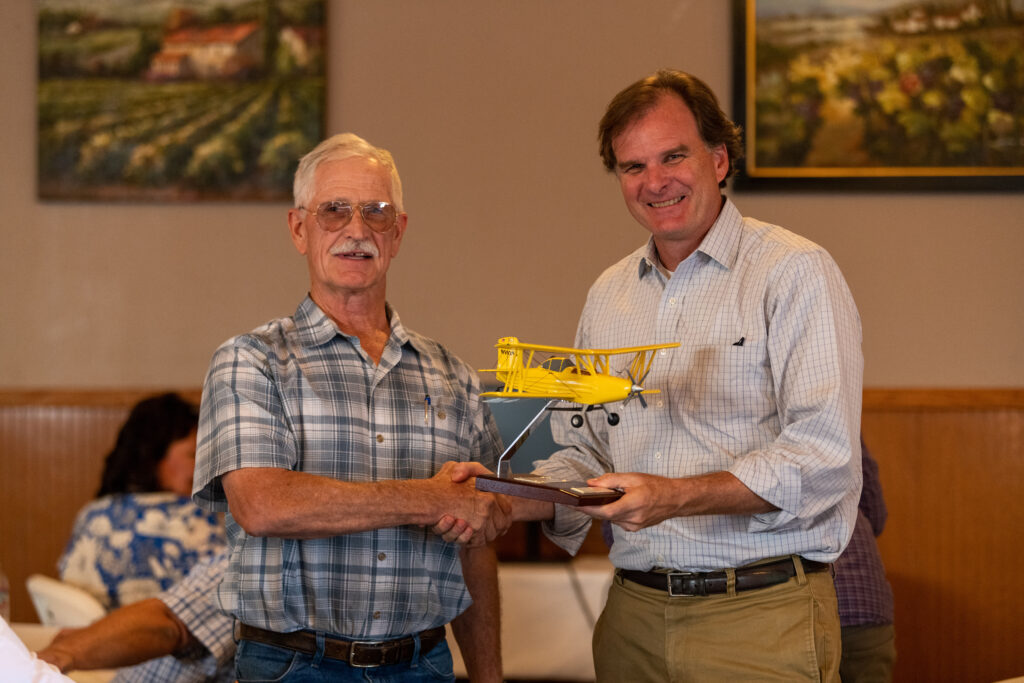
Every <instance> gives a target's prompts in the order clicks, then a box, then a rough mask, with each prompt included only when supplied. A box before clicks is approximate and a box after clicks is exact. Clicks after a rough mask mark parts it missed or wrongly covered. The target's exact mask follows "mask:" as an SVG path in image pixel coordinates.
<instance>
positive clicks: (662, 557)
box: [658, 555, 665, 565]
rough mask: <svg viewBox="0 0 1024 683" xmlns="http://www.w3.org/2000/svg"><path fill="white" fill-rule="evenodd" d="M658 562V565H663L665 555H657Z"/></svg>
mask: <svg viewBox="0 0 1024 683" xmlns="http://www.w3.org/2000/svg"><path fill="white" fill-rule="evenodd" d="M658 564H660V565H664V564H665V556H664V555H658Z"/></svg>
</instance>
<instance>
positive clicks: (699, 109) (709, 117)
mask: <svg viewBox="0 0 1024 683" xmlns="http://www.w3.org/2000/svg"><path fill="white" fill-rule="evenodd" d="M666 93H675V94H676V95H678V96H679V98H680V99H682V100H683V102H684V103H685V104H686V106H687V107H689V108H690V111H691V112H693V118H694V119H695V120H696V121H697V131H698V132H699V133H700V137H701V139H702V140H703V141H704V144H705V145H707V146H708V147H717V146H718V145H725V150H726V152H728V154H729V171H728V173H726V174H725V177H726V178H728V177H729V176H731V175H732V174H733V173H735V172H736V162H737V161H739V160H740V159H741V158H742V157H743V142H742V134H741V130H740V127H739V126H737V125H736V124H735V123H733V122H732V120H731V119H730V118H729V117H728V116H726V115H725V112H723V111H722V108H721V107H720V106H719V105H718V98H717V97H715V93H714V92H712V90H711V88H709V87H708V85H707V84H706V83H705V82H704V81H702V80H700V79H699V78H697V77H696V76H692V75H690V74H688V73H686V72H684V71H677V70H675V69H660V70H659V71H656V72H655V73H654V74H652V75H650V76H648V77H647V78H642V79H640V80H639V81H637V82H636V83H633V84H632V85H630V86H628V87H626V88H625V89H624V90H622V91H621V92H619V94H618V95H616V96H615V97H614V98H612V101H611V102H610V103H609V104H608V108H607V109H606V110H605V112H604V116H602V117H601V123H600V124H599V125H598V131H597V137H598V140H599V141H600V143H601V160H602V161H603V162H604V166H605V168H607V169H608V170H609V171H614V170H615V163H616V160H615V151H614V150H613V149H612V142H613V141H614V140H615V138H616V137H618V135H619V133H621V132H622V131H623V130H624V129H625V128H626V127H627V126H628V125H630V124H631V123H633V122H634V121H636V120H637V119H638V118H640V117H641V116H643V115H644V114H646V113H647V112H649V111H650V110H651V109H653V108H654V105H655V104H656V103H657V102H658V100H659V99H660V98H661V96H662V95H664V94H666ZM720 185H722V186H723V187H724V186H725V179H724V178H723V179H722V182H721V183H720Z"/></svg>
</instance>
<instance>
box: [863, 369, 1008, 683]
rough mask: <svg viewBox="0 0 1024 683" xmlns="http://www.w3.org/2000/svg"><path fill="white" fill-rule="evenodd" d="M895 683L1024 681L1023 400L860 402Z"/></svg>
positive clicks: (890, 396) (963, 393) (942, 395)
mask: <svg viewBox="0 0 1024 683" xmlns="http://www.w3.org/2000/svg"><path fill="white" fill-rule="evenodd" d="M862 427H863V433H864V439H865V442H866V443H867V445H868V448H869V449H870V450H871V452H872V454H873V455H874V456H875V458H876V459H877V460H878V463H879V469H880V473H881V479H882V487H883V491H884V493H885V499H886V503H887V504H888V508H889V521H888V524H887V526H886V529H885V532H884V533H883V534H882V535H881V537H880V538H879V546H880V547H881V551H882V556H883V559H884V561H885V565H886V571H887V574H888V576H889V580H890V582H891V583H892V587H893V593H894V596H895V602H896V648H897V651H898V660H897V664H896V680H897V681H907V682H910V681H929V682H940V681H950V682H956V683H965V682H975V681H976V682H978V683H990V682H992V681H997V680H1002V679H1006V678H1010V677H1013V676H1024V647H1022V636H1021V633H1022V632H1024V626H1022V624H1024V590H1021V588H1020V586H1019V578H1018V577H1020V576H1022V568H1024V500H1022V499H1024V391H1022V390H1016V389H1013V390H980V391H975V390H949V391H944V390H920V391H912V390H891V391H889V390H880V389H868V390H866V391H865V392H864V417H863V425H862Z"/></svg>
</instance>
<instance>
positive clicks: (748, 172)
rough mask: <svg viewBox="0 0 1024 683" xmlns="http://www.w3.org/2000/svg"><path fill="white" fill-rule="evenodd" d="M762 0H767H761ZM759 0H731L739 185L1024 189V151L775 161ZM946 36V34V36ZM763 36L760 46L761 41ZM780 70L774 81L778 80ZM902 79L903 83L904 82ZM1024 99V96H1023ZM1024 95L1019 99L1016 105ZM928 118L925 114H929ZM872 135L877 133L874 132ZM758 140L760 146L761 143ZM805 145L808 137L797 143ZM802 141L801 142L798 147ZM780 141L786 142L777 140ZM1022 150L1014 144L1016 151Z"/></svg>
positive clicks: (1023, 117) (1023, 121)
mask: <svg viewBox="0 0 1024 683" xmlns="http://www.w3.org/2000/svg"><path fill="white" fill-rule="evenodd" d="M762 1H764V0H762ZM757 4H758V0H732V21H733V41H734V51H733V54H734V62H733V71H734V74H733V110H734V121H735V122H736V123H737V124H739V125H740V126H741V128H742V129H743V132H744V158H743V159H741V160H740V161H739V163H738V164H737V166H738V172H737V174H736V176H735V177H734V180H733V185H734V187H735V188H736V189H739V190H751V191H757V190H773V189H787V190H808V191H829V190H865V191H923V192H931V191H942V192H950V191H993V192H1006V191H1019V190H1021V189H1024V151H1022V152H1020V154H1021V159H1022V161H1021V162H1020V163H1016V162H1015V163H1013V164H1005V165H1004V164H1001V165H912V166H910V165H907V166H903V165H899V164H893V163H877V162H876V163H869V164H866V165H858V166H853V165H849V166H843V165H825V164H816V163H813V162H811V163H808V161H807V157H804V158H803V159H802V160H801V161H799V162H792V161H790V162H789V163H778V164H777V165H773V164H772V159H771V156H770V155H769V154H767V153H765V151H764V150H765V149H766V148H767V149H770V148H771V144H776V143H775V140H774V139H773V138H772V136H769V135H767V134H766V131H768V130H771V128H770V126H767V125H766V124H765V121H766V118H767V117H766V115H765V114H764V113H763V112H764V110H765V108H764V107H759V99H758V98H759V95H761V94H762V93H761V92H759V90H758V87H759V80H758V79H759V76H761V77H763V76H764V73H763V72H762V73H760V74H759V72H758V61H757V58H758V52H757V51H758V47H759V42H758V41H759V39H760V38H761V34H760V32H759V29H760V28H762V27H761V26H759V22H758V15H757ZM947 40H948V38H947ZM763 44H764V43H763V41H762V46H763ZM778 81H779V78H778V77H777V74H776V75H775V78H774V80H773V81H770V82H774V83H777V82H778ZM901 85H902V83H901ZM1022 100H1024V98H1022ZM1022 100H1018V105H1017V106H1018V107H1020V106H1021V105H1020V104H1019V103H1020V102H1021V101H1022ZM1013 116H1015V117H1019V118H1018V123H1017V124H1016V125H1017V129H1016V130H1017V131H1018V136H1019V139H1020V145H1024V134H1022V133H1020V132H1019V131H1020V130H1021V126H1024V112H1021V111H1014V112H1013ZM925 122H926V124H927V119H926V120H925ZM872 139H874V138H872ZM759 143H761V146H760V147H759ZM793 144H794V145H795V146H797V148H798V149H801V150H802V149H803V148H804V147H807V146H808V145H809V144H810V143H809V141H808V140H807V139H804V140H802V141H801V140H799V139H796V141H795V142H794V143H793ZM799 145H803V147H799ZM777 146H778V147H782V146H783V144H782V143H778V145H777ZM1017 152H1018V150H1014V153H1017Z"/></svg>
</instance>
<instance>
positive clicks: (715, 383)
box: [683, 311, 771, 416]
mask: <svg viewBox="0 0 1024 683" xmlns="http://www.w3.org/2000/svg"><path fill="white" fill-rule="evenodd" d="M699 338H700V339H701V341H700V342H699V343H694V342H693V341H690V342H689V344H691V345H692V347H691V350H690V357H691V363H690V367H689V369H688V372H687V393H688V394H689V399H690V400H689V401H687V403H688V404H689V405H690V407H691V408H693V407H696V408H699V409H703V410H710V411H714V412H716V413H717V412H727V413H730V414H732V415H736V416H740V415H742V414H743V413H744V412H745V407H744V406H750V405H751V402H752V399H753V400H754V401H755V402H756V401H757V399H758V397H763V396H765V395H767V392H768V391H769V390H770V377H771V374H770V372H768V368H769V365H768V353H767V340H766V336H765V333H764V330H763V329H761V328H758V327H755V326H754V325H752V324H751V323H749V322H745V321H743V320H741V319H740V317H739V316H738V315H735V314H730V313H729V312H726V311H723V312H721V313H720V314H719V315H718V316H716V317H715V319H714V320H712V321H710V323H709V324H708V326H707V328H706V329H705V330H704V331H703V334H702V335H699ZM687 343H688V342H687V341H684V342H683V344H684V345H686V344H687Z"/></svg>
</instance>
